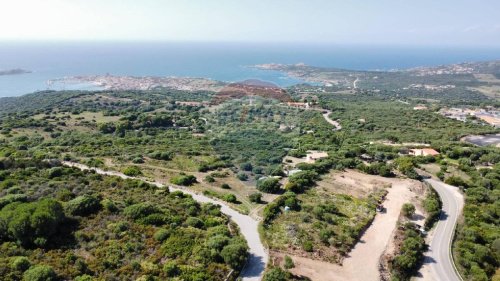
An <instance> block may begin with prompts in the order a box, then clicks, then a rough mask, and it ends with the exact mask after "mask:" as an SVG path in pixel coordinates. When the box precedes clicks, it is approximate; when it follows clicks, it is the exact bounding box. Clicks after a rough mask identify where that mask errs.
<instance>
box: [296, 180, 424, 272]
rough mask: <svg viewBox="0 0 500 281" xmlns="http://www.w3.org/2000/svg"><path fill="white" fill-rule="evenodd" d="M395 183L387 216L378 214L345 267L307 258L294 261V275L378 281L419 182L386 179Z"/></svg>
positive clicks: (386, 203)
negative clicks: (381, 265)
mask: <svg viewBox="0 0 500 281" xmlns="http://www.w3.org/2000/svg"><path fill="white" fill-rule="evenodd" d="M381 179H383V180H384V181H388V182H391V183H392V187H391V188H390V189H389V193H388V194H387V197H386V200H385V202H384V207H385V208H386V209H387V212H386V213H378V214H377V215H376V217H375V219H374V221H373V223H372V224H371V226H370V227H369V228H368V229H367V230H366V232H365V233H364V234H363V235H362V237H361V239H360V241H359V242H358V243H357V244H356V246H355V248H354V249H353V250H352V251H351V252H350V254H349V256H348V257H346V258H345V259H344V262H343V264H342V266H340V265H336V264H331V263H327V262H321V261H315V260H311V259H307V258H301V257H293V259H294V262H295V268H294V269H292V270H291V271H292V272H293V273H295V274H299V275H304V276H307V277H309V278H311V279H312V280H333V281H337V280H338V281H353V280H359V281H372V280H373V281H377V280H379V270H378V265H379V258H380V256H381V255H382V253H383V252H384V250H385V248H386V246H387V244H388V242H389V241H390V239H391V237H392V234H393V231H394V229H395V228H396V222H397V220H398V217H399V213H400V211H401V207H402V206H403V204H404V203H407V202H410V201H411V199H412V197H413V196H414V193H413V192H412V191H411V188H416V186H417V185H418V184H419V183H418V182H415V181H411V180H401V179H385V178H381Z"/></svg>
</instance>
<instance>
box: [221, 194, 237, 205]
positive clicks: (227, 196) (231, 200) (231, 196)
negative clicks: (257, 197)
mask: <svg viewBox="0 0 500 281" xmlns="http://www.w3.org/2000/svg"><path fill="white" fill-rule="evenodd" d="M222 199H223V200H224V201H226V202H229V203H236V202H238V200H237V199H236V196H235V195H234V194H231V193H228V194H224V195H223V197H222Z"/></svg>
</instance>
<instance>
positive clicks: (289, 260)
mask: <svg viewBox="0 0 500 281" xmlns="http://www.w3.org/2000/svg"><path fill="white" fill-rule="evenodd" d="M294 267H295V264H294V263H293V260H292V258H291V257H290V256H285V268H286V269H290V268H294Z"/></svg>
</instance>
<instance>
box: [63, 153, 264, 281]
mask: <svg viewBox="0 0 500 281" xmlns="http://www.w3.org/2000/svg"><path fill="white" fill-rule="evenodd" d="M62 164H63V165H65V166H69V167H75V168H78V169H80V170H93V171H95V172H96V173H98V174H101V175H108V176H118V177H120V178H123V179H139V180H143V181H145V182H148V183H150V184H154V185H156V186H159V187H163V186H164V185H163V184H162V183H159V182H151V181H147V180H145V179H141V178H136V177H129V176H126V175H125V174H123V173H120V172H115V171H104V170H102V169H99V168H91V167H89V166H86V165H83V164H80V163H74V162H68V161H63V162H62ZM168 187H169V190H170V191H181V192H183V193H185V194H189V195H191V196H192V197H193V199H194V200H196V201H198V202H200V203H212V204H217V205H220V206H221V212H222V213H224V214H225V215H227V216H229V217H230V218H231V220H232V221H234V222H235V223H236V224H237V225H238V227H239V228H240V231H241V234H242V235H243V236H244V237H245V239H246V240H247V243H248V247H249V257H248V260H247V264H246V265H245V268H244V269H243V270H242V272H241V274H240V277H241V278H242V280H245V281H257V280H261V279H262V276H263V274H264V270H265V269H266V265H267V262H268V259H269V257H268V254H267V252H266V250H265V248H264V245H263V244H262V241H261V240H260V235H259V231H258V225H259V222H258V221H256V220H254V219H253V218H251V217H250V216H247V215H243V214H240V213H238V212H237V211H235V210H233V209H231V207H229V206H228V205H226V204H224V203H223V202H219V201H217V200H214V199H212V198H209V197H206V196H203V195H201V194H197V193H194V192H192V191H190V190H187V189H184V188H179V187H173V186H168Z"/></svg>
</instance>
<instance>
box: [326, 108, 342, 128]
mask: <svg viewBox="0 0 500 281" xmlns="http://www.w3.org/2000/svg"><path fill="white" fill-rule="evenodd" d="M330 113H332V112H331V111H330V110H325V113H323V118H325V120H326V122H328V123H330V124H332V125H333V126H334V127H335V129H334V130H335V131H338V130H342V125H340V123H339V122H337V121H335V120H332V119H331V118H330Z"/></svg>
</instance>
